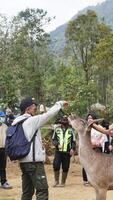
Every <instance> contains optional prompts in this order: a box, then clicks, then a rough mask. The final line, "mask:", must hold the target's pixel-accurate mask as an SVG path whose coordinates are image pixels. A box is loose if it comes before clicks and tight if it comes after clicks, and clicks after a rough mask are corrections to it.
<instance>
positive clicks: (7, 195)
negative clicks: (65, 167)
mask: <svg viewBox="0 0 113 200" xmlns="http://www.w3.org/2000/svg"><path fill="white" fill-rule="evenodd" d="M51 160H53V158H51ZM76 161H77V159H76ZM76 161H75V162H74V163H73V162H72V161H71V166H70V170H69V174H68V177H67V182H66V186H65V187H64V188H63V187H56V188H53V187H52V185H53V182H54V176H53V168H52V164H50V165H47V164H45V169H46V174H47V178H48V183H49V200H59V199H60V200H75V199H76V200H95V191H94V189H93V187H91V186H84V185H83V181H82V175H81V171H82V170H81V169H82V167H81V165H80V164H79V162H76ZM7 179H8V182H9V183H10V184H11V185H12V186H13V189H11V190H4V189H2V188H0V200H20V199H21V172H20V169H19V166H18V162H10V161H8V162H7ZM35 199H36V198H35V196H34V197H33V200H35ZM107 200H113V191H108V193H107Z"/></svg>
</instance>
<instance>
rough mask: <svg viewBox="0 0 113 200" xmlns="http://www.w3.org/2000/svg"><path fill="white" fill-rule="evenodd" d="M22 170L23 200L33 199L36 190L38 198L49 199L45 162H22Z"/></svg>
mask: <svg viewBox="0 0 113 200" xmlns="http://www.w3.org/2000/svg"><path fill="white" fill-rule="evenodd" d="M20 168H21V171H22V197H21V200H32V196H33V194H34V192H35V190H36V199H37V200H48V184H47V178H46V174H45V170H44V164H43V162H36V163H32V162H31V163H30V162H28V163H20Z"/></svg>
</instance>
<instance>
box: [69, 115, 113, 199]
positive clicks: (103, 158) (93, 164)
mask: <svg viewBox="0 0 113 200" xmlns="http://www.w3.org/2000/svg"><path fill="white" fill-rule="evenodd" d="M69 121H70V124H71V125H72V127H73V128H74V129H75V130H77V132H78V135H79V159H80V162H81V164H82V166H83V167H84V169H85V171H86V173H87V176H88V180H89V182H90V183H91V185H92V186H93V187H94V188H95V192H96V200H106V195H107V190H109V189H111V190H113V155H111V154H104V153H97V152H95V151H94V150H93V149H92V145H91V138H90V132H91V127H90V126H89V127H87V126H86V123H84V122H83V120H82V119H80V118H78V117H75V116H70V117H69Z"/></svg>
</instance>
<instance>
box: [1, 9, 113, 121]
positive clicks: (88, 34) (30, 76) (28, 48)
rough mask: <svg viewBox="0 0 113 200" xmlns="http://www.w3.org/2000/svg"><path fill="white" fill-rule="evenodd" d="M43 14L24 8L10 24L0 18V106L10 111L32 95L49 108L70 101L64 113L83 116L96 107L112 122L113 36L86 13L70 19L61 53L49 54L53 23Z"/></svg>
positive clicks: (96, 18) (102, 23) (9, 21)
mask: <svg viewBox="0 0 113 200" xmlns="http://www.w3.org/2000/svg"><path fill="white" fill-rule="evenodd" d="M51 20H52V19H51V18H50V17H48V13H47V12H46V11H44V10H42V9H26V10H24V11H21V12H19V13H18V14H17V15H16V16H13V17H12V18H11V19H8V18H7V17H6V16H3V15H0V105H1V107H3V108H4V107H6V106H10V107H11V108H12V109H14V108H15V107H16V106H18V104H19V102H20V100H21V99H22V98H23V97H26V96H32V97H34V98H35V99H36V101H37V103H38V104H44V105H46V106H51V105H52V104H54V103H55V102H56V101H58V100H62V99H65V100H67V101H69V108H68V111H67V112H76V113H77V114H79V115H81V116H84V115H85V114H86V112H87V111H88V110H89V109H90V106H91V105H92V104H95V103H100V104H102V105H104V106H106V108H107V111H108V113H109V118H110V119H111V120H113V87H112V86H113V32H112V29H111V27H110V26H108V25H106V24H105V23H104V21H103V22H100V20H99V19H98V16H97V14H96V13H95V11H91V10H88V11H87V12H86V13H85V14H81V15H79V16H78V17H77V18H76V19H73V20H71V21H70V22H69V23H68V25H67V29H66V31H65V38H66V43H65V48H64V51H63V53H61V54H60V55H57V54H56V55H55V54H53V53H52V52H51V50H50V42H51V40H50V34H49V33H46V32H45V30H44V26H45V25H48V26H49V23H50V22H51Z"/></svg>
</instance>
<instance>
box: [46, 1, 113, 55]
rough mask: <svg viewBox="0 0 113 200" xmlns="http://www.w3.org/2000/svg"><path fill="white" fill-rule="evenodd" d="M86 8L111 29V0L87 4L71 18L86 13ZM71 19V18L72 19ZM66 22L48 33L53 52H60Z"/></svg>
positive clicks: (112, 24)
mask: <svg viewBox="0 0 113 200" xmlns="http://www.w3.org/2000/svg"><path fill="white" fill-rule="evenodd" d="M87 10H94V11H95V12H96V13H97V15H98V17H99V19H100V20H103V21H104V23H106V24H107V25H110V26H111V28H112V29H113V0H106V1H104V2H103V3H101V4H97V5H96V6H88V7H86V8H85V9H83V10H81V11H80V12H78V13H77V15H75V16H74V17H73V18H72V19H75V18H77V16H78V15H80V14H83V13H86V12H87ZM72 19H71V20H72ZM67 25H68V24H67V23H66V24H63V25H61V26H59V27H58V28H56V29H55V30H54V31H52V32H51V33H50V36H51V46H50V49H51V51H52V52H53V53H54V54H58V55H59V54H61V53H62V51H63V49H64V46H65V30H66V27H67Z"/></svg>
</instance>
